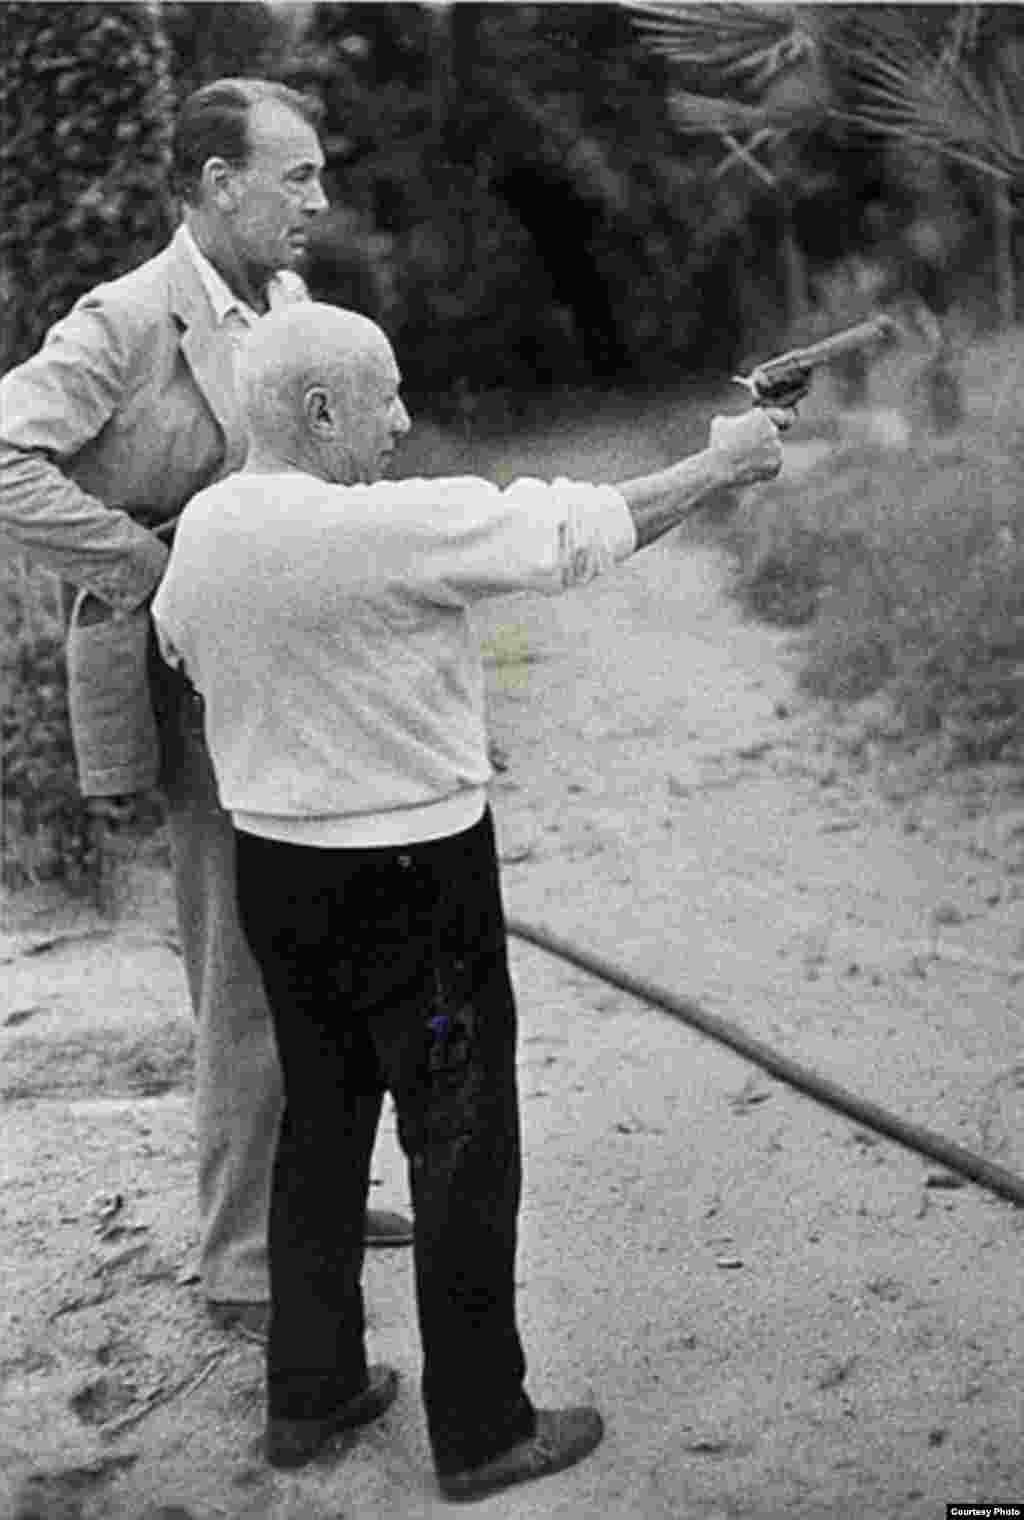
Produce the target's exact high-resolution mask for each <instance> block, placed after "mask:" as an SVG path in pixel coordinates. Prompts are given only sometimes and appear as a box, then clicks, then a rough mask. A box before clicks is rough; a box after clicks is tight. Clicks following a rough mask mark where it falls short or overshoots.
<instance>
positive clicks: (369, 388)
mask: <svg viewBox="0 0 1024 1520" xmlns="http://www.w3.org/2000/svg"><path fill="white" fill-rule="evenodd" d="M401 384H402V377H401V374H400V373H399V370H398V365H397V363H396V362H395V356H394V354H393V353H392V352H391V350H390V348H385V347H384V346H383V345H382V346H381V347H380V348H379V349H375V350H374V351H373V353H372V354H369V355H367V358H366V362H365V367H364V368H363V370H362V374H361V376H360V382H359V385H358V387H357V393H356V395H355V396H354V398H353V415H352V417H351V419H350V432H349V440H348V456H349V458H350V460H351V461H352V463H353V464H354V466H355V470H356V478H357V479H358V480H361V481H364V482H365V483H366V484H372V483H373V482H374V481H375V480H380V479H381V478H382V476H384V475H385V474H386V473H387V470H388V466H389V464H390V462H391V456H392V454H393V453H394V451H395V447H396V445H397V443H398V441H399V439H400V438H403V437H404V436H405V434H406V433H407V432H408V431H409V428H410V426H411V424H410V421H409V413H408V412H407V411H406V409H405V403H404V402H403V401H402V398H401V395H400V388H401Z"/></svg>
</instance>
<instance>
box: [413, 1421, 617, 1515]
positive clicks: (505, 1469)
mask: <svg viewBox="0 0 1024 1520" xmlns="http://www.w3.org/2000/svg"><path fill="white" fill-rule="evenodd" d="M603 1435H604V1421H603V1420H602V1419H601V1416H600V1414H599V1413H598V1412H597V1410H596V1409H591V1408H589V1407H586V1406H584V1407H582V1408H578V1409H538V1410H537V1427H536V1429H535V1431H534V1433H533V1435H532V1436H529V1437H528V1438H527V1440H525V1441H520V1442H519V1443H518V1444H517V1445H515V1446H512V1447H510V1448H509V1450H508V1451H504V1452H502V1453H501V1455H500V1456H497V1457H492V1458H491V1460H490V1461H489V1462H482V1463H481V1464H480V1466H479V1467H464V1468H463V1469H462V1470H461V1471H460V1472H454V1473H444V1474H443V1475H439V1476H438V1482H439V1483H440V1485H441V1492H442V1493H443V1494H444V1496H445V1498H446V1499H452V1500H455V1501H461V1502H466V1501H471V1500H474V1499H484V1498H486V1497H487V1495H488V1494H493V1493H495V1492H497V1490H498V1489H499V1488H509V1487H510V1486H511V1485H512V1484H513V1483H528V1482H529V1481H530V1479H531V1478H546V1477H548V1475H549V1474H550V1473H556V1472H561V1471H562V1469H563V1468H566V1467H572V1466H573V1464H574V1463H576V1462H581V1461H582V1460H583V1458H584V1457H585V1456H588V1455H589V1453H590V1452H592V1451H593V1450H594V1447H595V1446H596V1445H597V1444H598V1442H599V1441H600V1439H601V1437H602V1436H603Z"/></svg>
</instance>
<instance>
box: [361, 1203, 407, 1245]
mask: <svg viewBox="0 0 1024 1520" xmlns="http://www.w3.org/2000/svg"><path fill="white" fill-rule="evenodd" d="M366 1244H367V1245H368V1246H377V1247H381V1246H411V1245H412V1220H411V1219H406V1217H405V1215H404V1214H395V1213H394V1212H393V1211H392V1210H391V1209H367V1211H366Z"/></svg>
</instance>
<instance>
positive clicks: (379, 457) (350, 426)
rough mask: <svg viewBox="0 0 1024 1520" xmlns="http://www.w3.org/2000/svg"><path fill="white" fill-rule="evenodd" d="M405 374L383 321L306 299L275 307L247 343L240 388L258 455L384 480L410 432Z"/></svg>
mask: <svg viewBox="0 0 1024 1520" xmlns="http://www.w3.org/2000/svg"><path fill="white" fill-rule="evenodd" d="M400 384H401V376H400V374H399V371H398V365H397V363H396V361H395V356H394V352H393V351H392V348H391V344H390V343H389V341H388V339H387V336H386V334H385V333H384V332H383V331H382V329H381V328H380V327H378V326H377V324H376V322H371V321H370V319H369V318H368V317H364V316H361V315H360V314H359V313H358V312H354V311H344V310H342V309H341V308H340V307H337V306H324V305H321V304H319V303H318V302H312V301H302V302H298V303H296V304H294V305H292V306H285V307H282V308H280V309H279V310H277V311H272V312H270V313H269V314H268V315H267V316H265V317H262V318H261V319H260V320H259V322H257V323H256V324H255V326H254V327H253V328H252V331H251V332H250V334H249V336H248V337H247V339H246V341H245V343H244V344H243V346H242V351H241V353H240V355H239V362H238V389H239V398H240V401H241V405H242V408H243V411H244V414H245V417H246V422H247V425H248V428H249V433H250V439H251V447H252V453H253V455H254V456H255V457H256V458H257V459H259V460H260V461H262V462H263V464H271V463H273V462H274V461H277V462H278V463H280V464H286V465H291V466H293V467H297V468H300V469H306V470H309V471H310V473H312V474H315V475H320V476H322V477H323V478H324V479H326V480H335V481H338V482H340V483H341V484H345V485H352V484H355V482H356V481H360V480H377V479H379V477H380V476H381V474H383V472H384V469H385V468H386V465H387V461H388V459H389V458H390V455H391V452H392V450H393V448H394V445H395V442H396V441H397V439H398V438H399V437H401V435H402V434H404V433H406V432H408V430H409V417H408V414H407V412H406V410H405V407H404V406H403V404H402V402H401V399H400V397H399V386H400Z"/></svg>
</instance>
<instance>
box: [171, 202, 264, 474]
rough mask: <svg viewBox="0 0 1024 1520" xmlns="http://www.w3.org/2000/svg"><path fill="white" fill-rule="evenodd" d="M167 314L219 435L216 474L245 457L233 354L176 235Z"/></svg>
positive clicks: (235, 464)
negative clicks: (219, 457)
mask: <svg viewBox="0 0 1024 1520" xmlns="http://www.w3.org/2000/svg"><path fill="white" fill-rule="evenodd" d="M170 251H171V272H172V273H171V309H172V312H173V315H174V316H175V317H176V318H177V319H178V321H179V322H180V323H181V324H182V326H183V329H184V331H183V333H182V338H181V352H182V354H183V356H184V359H185V362H186V364H187V365H188V367H189V369H190V370H191V371H192V377H193V379H194V380H195V382H196V385H197V386H198V388H199V390H200V392H201V394H202V396H203V399H204V400H205V402H206V404H207V406H208V407H209V408H210V411H211V412H212V413H213V415H214V417H215V418H216V420H217V423H218V425H219V427H220V430H221V432H222V433H223V435H224V462H223V464H222V466H221V473H222V474H224V475H227V474H229V473H230V472H231V471H232V470H236V469H238V468H239V467H240V466H241V464H242V462H243V460H244V458H245V448H246V440H245V429H244V427H243V424H242V419H241V416H240V414H239V410H238V404H237V402H236V399H235V376H234V365H233V359H234V356H233V350H232V345H231V340H230V338H229V337H228V335H227V334H226V333H224V332H222V331H220V330H219V329H218V328H217V326H216V324H215V323H214V320H213V313H212V311H211V310H210V302H209V299H208V297H207V294H206V291H205V290H204V289H203V286H202V282H201V280H200V278H199V274H198V271H197V270H196V267H195V265H194V263H193V262H192V259H191V258H190V257H189V253H188V249H187V248H185V247H184V246H183V244H182V241H181V234H180V232H179V233H178V234H176V236H175V237H174V239H173V241H172V243H171V250H170Z"/></svg>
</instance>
